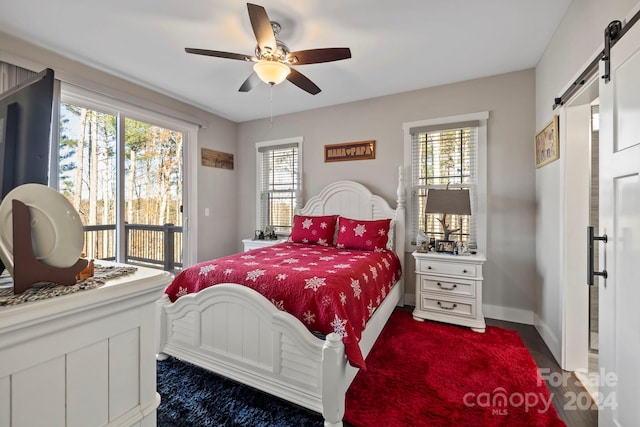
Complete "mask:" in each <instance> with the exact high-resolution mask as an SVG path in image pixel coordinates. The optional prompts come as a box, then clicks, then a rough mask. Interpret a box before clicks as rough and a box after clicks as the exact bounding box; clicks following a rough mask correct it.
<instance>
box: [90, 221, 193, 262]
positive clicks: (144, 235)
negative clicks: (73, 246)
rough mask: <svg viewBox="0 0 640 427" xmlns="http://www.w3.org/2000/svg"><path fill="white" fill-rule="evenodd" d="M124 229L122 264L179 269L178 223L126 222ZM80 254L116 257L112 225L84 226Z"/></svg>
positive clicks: (103, 258) (111, 259)
mask: <svg viewBox="0 0 640 427" xmlns="http://www.w3.org/2000/svg"><path fill="white" fill-rule="evenodd" d="M124 230H125V235H124V239H125V248H126V250H125V254H124V262H125V263H127V264H133V265H141V266H145V267H152V268H159V269H163V270H166V271H170V272H176V271H179V270H182V267H183V261H182V227H181V226H176V225H173V224H164V225H146V224H125V226H124ZM83 253H84V254H86V256H87V257H90V258H94V259H102V260H108V261H114V260H115V259H116V226H115V224H106V225H87V226H85V227H84V248H83Z"/></svg>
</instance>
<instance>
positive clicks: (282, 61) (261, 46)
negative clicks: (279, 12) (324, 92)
mask: <svg viewBox="0 0 640 427" xmlns="http://www.w3.org/2000/svg"><path fill="white" fill-rule="evenodd" d="M247 9H248V10H249V20H250V21H251V27H252V28H253V33H254V34H255V36H256V40H257V41H258V44H257V46H256V49H255V56H251V55H242V54H239V53H231V52H221V51H218V50H208V49H194V48H190V47H187V48H185V51H186V52H187V53H193V54H196V55H206V56H215V57H218V58H227V59H238V60H241V61H251V62H255V64H254V65H253V70H254V71H253V73H251V75H250V76H249V77H248V78H247V80H245V81H244V83H242V86H240V89H239V91H240V92H249V91H250V90H251V89H253V88H254V87H256V86H257V85H258V84H259V83H260V81H263V82H265V83H267V84H270V85H276V84H278V83H281V82H282V81H284V80H285V79H287V80H289V81H290V82H291V83H293V84H294V85H296V86H298V87H299V88H300V89H302V90H305V91H307V92H309V93H310V94H312V95H316V94H318V93H320V88H319V87H318V86H316V84H315V83H313V82H312V81H311V80H309V78H307V77H306V76H304V75H303V74H302V73H300V72H299V71H297V70H296V69H295V68H293V67H292V65H305V64H318V63H321V62H332V61H339V60H342V59H349V58H351V50H349V48H348V47H331V48H323V49H309V50H299V51H295V52H291V51H290V50H289V47H288V46H287V45H286V44H285V43H284V42H283V41H281V40H278V39H277V38H276V36H277V35H278V33H279V32H280V24H278V23H277V22H274V21H271V20H270V19H269V16H268V15H267V11H266V10H265V8H264V7H262V6H259V5H256V4H251V3H247Z"/></svg>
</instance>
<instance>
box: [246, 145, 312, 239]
mask: <svg viewBox="0 0 640 427" xmlns="http://www.w3.org/2000/svg"><path fill="white" fill-rule="evenodd" d="M301 173H302V137H297V138H289V139H282V140H277V141H265V142H258V143H256V177H257V184H256V188H257V194H256V197H257V203H256V206H257V209H256V211H257V212H256V229H258V230H267V229H271V230H273V231H275V232H276V233H279V234H286V233H289V232H291V226H292V224H293V214H294V211H295V208H296V206H297V204H296V202H297V201H298V200H297V199H298V197H299V191H300V175H301Z"/></svg>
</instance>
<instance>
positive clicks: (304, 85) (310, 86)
mask: <svg viewBox="0 0 640 427" xmlns="http://www.w3.org/2000/svg"><path fill="white" fill-rule="evenodd" d="M287 80H289V81H290V82H291V83H293V84H294V85H296V86H298V87H299V88H300V89H302V90H306V91H307V92H309V93H310V94H311V95H317V94H319V93H320V88H319V87H318V86H316V84H315V83H314V82H312V81H311V80H309V78H307V77H306V76H305V75H304V74H302V73H301V72H299V71H297V70H294V69H293V68H291V72H290V73H289V75H288V76H287Z"/></svg>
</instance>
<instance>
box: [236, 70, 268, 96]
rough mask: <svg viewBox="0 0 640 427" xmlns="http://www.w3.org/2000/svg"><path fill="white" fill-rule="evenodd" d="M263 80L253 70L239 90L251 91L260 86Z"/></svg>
mask: <svg viewBox="0 0 640 427" xmlns="http://www.w3.org/2000/svg"><path fill="white" fill-rule="evenodd" d="M261 81H262V80H260V77H259V76H258V75H257V74H256V73H255V72H253V73H251V75H250V76H249V77H247V80H245V81H244V83H242V86H240V89H238V91H239V92H249V91H250V90H251V89H253V88H254V87H256V86H258V85H259V84H260V82H261Z"/></svg>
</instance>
